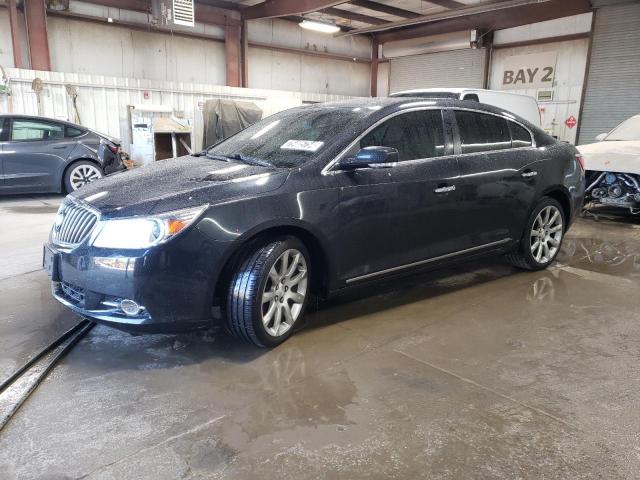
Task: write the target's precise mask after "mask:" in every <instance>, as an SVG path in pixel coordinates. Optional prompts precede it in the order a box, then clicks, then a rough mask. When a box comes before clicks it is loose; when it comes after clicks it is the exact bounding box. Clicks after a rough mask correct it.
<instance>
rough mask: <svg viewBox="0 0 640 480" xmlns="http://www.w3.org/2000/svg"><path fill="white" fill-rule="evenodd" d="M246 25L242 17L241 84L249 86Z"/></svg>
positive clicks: (245, 86)
mask: <svg viewBox="0 0 640 480" xmlns="http://www.w3.org/2000/svg"><path fill="white" fill-rule="evenodd" d="M247 29H248V25H247V22H246V21H245V19H244V17H243V18H242V50H241V52H240V53H241V55H240V58H241V63H242V86H243V87H244V88H249V32H248V31H247Z"/></svg>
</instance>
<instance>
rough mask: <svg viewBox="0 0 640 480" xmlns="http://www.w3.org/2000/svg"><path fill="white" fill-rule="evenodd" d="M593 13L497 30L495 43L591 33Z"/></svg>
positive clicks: (494, 38) (494, 37)
mask: <svg viewBox="0 0 640 480" xmlns="http://www.w3.org/2000/svg"><path fill="white" fill-rule="evenodd" d="M592 17H593V14H592V13H591V12H589V13H581V14H580V15H571V16H569V17H562V18H556V19H554V20H547V21H546V22H538V23H530V24H528V25H522V26H520V27H513V28H506V29H504V30H497V31H496V32H495V33H494V35H493V44H494V45H504V44H509V43H516V42H527V41H530V40H538V39H541V38H551V37H560V36H563V35H575V34H578V33H589V32H590V31H591V22H592Z"/></svg>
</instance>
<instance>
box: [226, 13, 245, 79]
mask: <svg viewBox="0 0 640 480" xmlns="http://www.w3.org/2000/svg"><path fill="white" fill-rule="evenodd" d="M241 33H242V27H241V25H239V24H238V25H226V26H225V27H224V53H225V57H226V63H227V86H228V87H241V86H242V68H241V50H242V45H241V43H242V42H241Z"/></svg>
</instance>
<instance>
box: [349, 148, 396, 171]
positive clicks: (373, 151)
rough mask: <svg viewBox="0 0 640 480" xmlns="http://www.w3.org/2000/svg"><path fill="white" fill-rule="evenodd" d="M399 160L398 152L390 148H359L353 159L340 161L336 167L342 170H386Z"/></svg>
mask: <svg viewBox="0 0 640 480" xmlns="http://www.w3.org/2000/svg"><path fill="white" fill-rule="evenodd" d="M398 160H399V155H398V150H396V149H395V148H392V147H365V148H361V149H360V150H359V151H358V153H356V156H355V157H347V158H343V159H342V160H340V162H339V164H338V167H339V168H340V169H342V170H354V169H356V168H388V167H393V165H394V164H395V163H397V162H398Z"/></svg>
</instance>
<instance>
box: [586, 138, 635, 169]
mask: <svg viewBox="0 0 640 480" xmlns="http://www.w3.org/2000/svg"><path fill="white" fill-rule="evenodd" d="M577 148H578V150H579V151H580V153H581V154H582V155H583V156H584V166H585V169H586V170H595V171H599V172H620V173H634V174H636V175H640V141H628V142H624V141H623V142H613V141H612V142H607V141H606V140H605V141H603V142H598V143H590V144H588V145H580V146H579V147H577Z"/></svg>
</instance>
